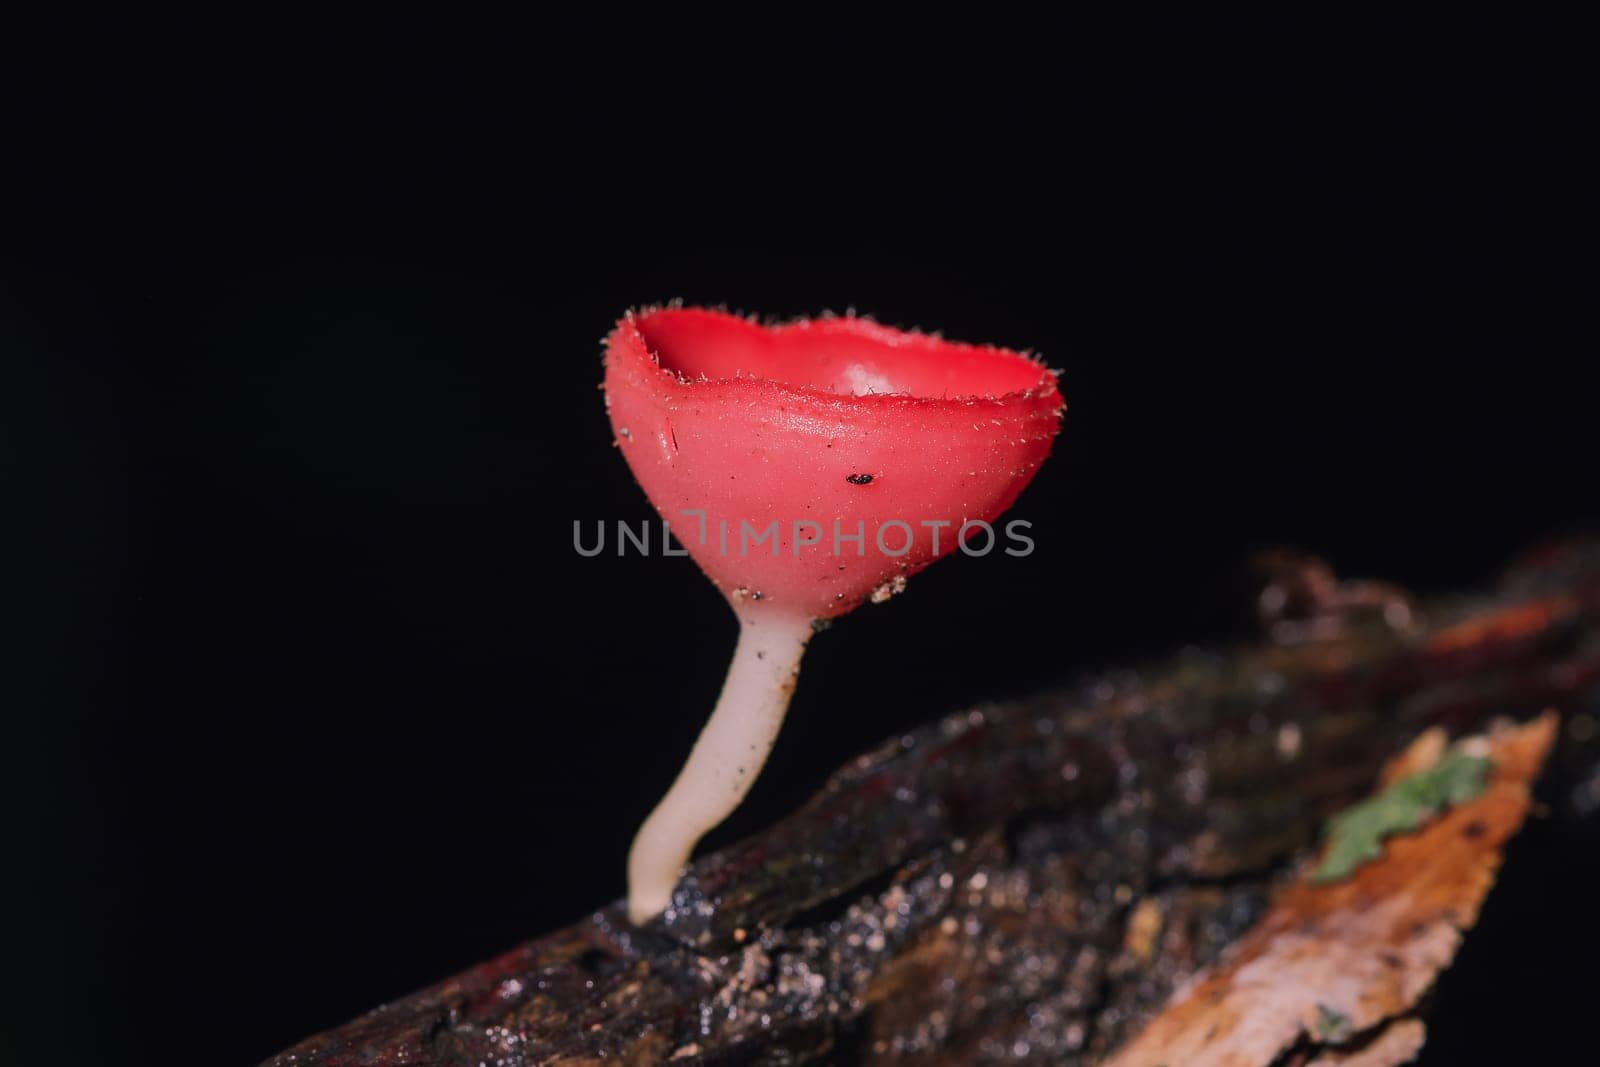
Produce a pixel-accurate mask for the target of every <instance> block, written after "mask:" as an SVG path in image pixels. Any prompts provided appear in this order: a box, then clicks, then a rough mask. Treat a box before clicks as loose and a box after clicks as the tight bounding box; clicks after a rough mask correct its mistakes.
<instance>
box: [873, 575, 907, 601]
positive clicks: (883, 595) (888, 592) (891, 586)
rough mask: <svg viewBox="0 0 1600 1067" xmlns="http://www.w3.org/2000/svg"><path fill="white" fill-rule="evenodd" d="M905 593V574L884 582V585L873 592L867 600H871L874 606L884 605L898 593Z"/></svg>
mask: <svg viewBox="0 0 1600 1067" xmlns="http://www.w3.org/2000/svg"><path fill="white" fill-rule="evenodd" d="M905 591H906V576H905V575H903V574H897V575H895V576H894V577H893V578H891V579H889V580H888V581H887V582H884V583H883V584H882V585H880V586H878V588H876V589H874V590H873V591H872V595H871V596H870V597H868V598H867V599H869V600H871V601H872V602H873V603H874V604H882V603H883V602H884V601H885V600H888V599H889V598H890V597H892V596H894V595H895V594H896V593H903V592H905Z"/></svg>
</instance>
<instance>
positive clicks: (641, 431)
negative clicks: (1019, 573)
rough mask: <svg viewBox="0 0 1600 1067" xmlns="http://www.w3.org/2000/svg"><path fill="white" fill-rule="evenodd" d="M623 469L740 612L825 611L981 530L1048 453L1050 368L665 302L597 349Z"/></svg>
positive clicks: (858, 330)
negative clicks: (746, 605) (752, 606)
mask: <svg viewBox="0 0 1600 1067" xmlns="http://www.w3.org/2000/svg"><path fill="white" fill-rule="evenodd" d="M605 384H606V397H607V404H608V407H609V409H610V416H611V422H612V428H613V430H614V431H615V433H616V438H617V442H618V445H619V447H620V448H621V450H622V454H623V456H624V457H625V458H626V459H627V462H628V465H629V466H630V467H631V468H632V470H633V473H634V477H635V478H637V479H638V481H639V484H640V485H641V486H642V487H643V488H644V491H645V493H646V495H648V496H649V498H650V500H651V502H652V503H653V504H654V505H655V507H656V509H657V510H658V511H659V512H660V513H661V515H662V517H663V518H664V519H666V520H667V522H668V523H669V524H670V525H671V527H672V529H673V532H674V535H675V536H676V538H677V539H678V540H679V541H680V542H681V543H682V544H683V546H684V547H685V548H686V549H687V550H688V552H689V554H690V555H691V556H692V557H693V558H694V560H695V562H697V563H698V564H699V565H700V567H701V568H702V569H703V570H704V571H705V572H706V574H707V575H709V576H710V578H711V580H712V581H713V582H715V583H716V585H717V587H718V588H719V589H721V590H722V592H723V593H724V595H726V596H728V597H729V598H730V599H731V600H733V601H734V602H735V603H736V604H737V603H740V602H744V601H746V600H752V601H757V602H759V603H761V604H763V605H766V606H767V607H769V608H770V609H771V610H775V611H782V612H785V613H799V614H803V615H805V616H807V617H809V618H815V619H823V618H831V617H833V616H836V615H840V614H842V613H844V612H846V611H849V610H850V609H852V608H854V607H856V606H857V605H858V604H860V603H861V602H862V601H863V600H866V599H869V598H870V597H871V596H872V595H873V593H874V592H875V591H880V590H885V589H890V588H897V587H898V584H899V583H898V581H897V579H901V578H904V577H907V576H909V575H911V574H913V573H915V572H916V571H918V570H920V569H921V568H923V567H925V566H927V565H928V564H929V563H932V562H933V561H934V560H935V559H938V558H939V557H940V556H942V555H945V554H947V553H949V552H951V551H953V550H954V549H955V548H956V547H957V537H958V536H960V535H961V531H962V528H963V525H964V524H970V525H968V527H967V534H968V536H969V537H972V538H977V537H979V536H983V537H987V536H988V535H987V534H984V533H982V531H981V530H980V528H978V526H977V523H979V522H983V523H988V522H990V521H991V520H993V519H995V518H996V517H997V516H998V515H999V514H1000V513H1001V512H1003V511H1005V509H1006V508H1008V507H1009V506H1010V505H1011V503H1012V502H1013V501H1014V500H1015V499H1016V497H1017V494H1018V493H1020V492H1021V491H1022V489H1023V487H1025V486H1026V485H1027V484H1028V482H1029V480H1030V479H1031V478H1032V477H1033V475H1034V473H1035V472H1036V471H1037V470H1038V469H1039V465H1040V464H1041V463H1043V462H1044V459H1045V457H1046V456H1047V455H1048V454H1049V451H1050V444H1051V441H1052V440H1053V439H1054V437H1055V434H1056V430H1057V429H1058V428H1059V425H1060V418H1061V412H1062V401H1061V393H1060V391H1059V390H1058V388H1057V386H1056V379H1055V375H1054V373H1053V372H1051V371H1050V370H1049V369H1047V368H1046V367H1045V366H1043V365H1042V364H1040V363H1038V362H1036V361H1035V360H1033V359H1031V358H1029V357H1028V356H1025V355H1022V354H1020V353H1017V352H1012V351H1008V350H1006V349H1001V348H993V347H988V346H981V345H968V344H956V343H953V342H949V341H944V340H942V339H940V338H938V337H934V336H930V335H927V334H922V333H910V332H906V331H902V330H895V329H890V328H888V327H885V326H881V325H878V324H877V323H874V322H871V321H870V320H866V319H860V318H825V319H813V320H801V321H797V322H791V323H786V324H784V325H780V326H762V325H759V324H757V323H753V322H750V321H748V320H746V319H743V318H740V317H738V316H736V315H730V314H726V313H723V312H717V311H707V310H702V309H698V308H666V309H658V310H650V311H643V312H639V313H637V314H631V315H628V316H627V317H625V318H624V319H623V320H622V321H621V322H619V323H618V324H617V326H616V329H615V330H613V331H612V333H611V335H610V337H609V338H608V339H607V343H606V382H605Z"/></svg>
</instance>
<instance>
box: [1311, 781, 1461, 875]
mask: <svg viewBox="0 0 1600 1067" xmlns="http://www.w3.org/2000/svg"><path fill="white" fill-rule="evenodd" d="M1488 778H1489V760H1488V759H1486V758H1484V757H1482V756H1470V755H1468V754H1466V753H1465V752H1461V751H1454V750H1453V751H1451V752H1448V753H1446V754H1445V756H1444V758H1442V759H1441V760H1439V762H1438V763H1436V764H1434V765H1433V766H1432V767H1430V768H1428V769H1427V770H1425V771H1417V772H1416V773H1415V774H1408V775H1406V777H1404V778H1402V779H1400V780H1399V781H1398V782H1395V783H1394V784H1393V785H1391V786H1389V787H1388V788H1387V789H1385V790H1384V791H1383V792H1381V793H1379V794H1377V795H1376V796H1373V797H1369V798H1368V799H1366V800H1363V801H1362V802H1361V803H1359V804H1356V805H1355V806H1353V807H1350V808H1346V809H1345V810H1344V811H1342V812H1340V813H1339V814H1338V815H1335V816H1334V817H1333V818H1332V819H1329V820H1328V825H1327V827H1326V828H1325V829H1324V831H1323V836H1324V837H1325V838H1326V839H1327V842H1328V847H1327V852H1326V853H1324V855H1323V857H1322V862H1321V863H1320V864H1318V865H1317V869H1316V870H1314V871H1312V872H1311V881H1312V882H1314V883H1316V884H1318V885H1322V884H1326V883H1329V882H1341V881H1343V880H1344V879H1346V878H1348V877H1350V875H1351V874H1352V873H1354V872H1355V869H1356V868H1357V867H1359V866H1361V865H1362V864H1363V863H1366V862H1367V861H1369V860H1375V859H1377V858H1378V857H1379V856H1381V855H1383V842H1384V839H1385V838H1388V837H1392V836H1393V835H1395V834H1403V833H1409V832H1410V831H1412V830H1415V829H1416V828H1417V827H1418V826H1421V825H1422V823H1423V822H1424V821H1426V820H1427V819H1428V818H1430V817H1431V816H1433V815H1435V814H1437V813H1438V812H1440V811H1442V810H1443V809H1445V808H1448V807H1451V806H1453V805H1456V804H1461V803H1464V802H1465V801H1468V800H1471V799H1472V798H1473V797H1475V796H1477V795H1478V794H1479V793H1482V792H1483V790H1484V786H1485V785H1486V784H1487V783H1488Z"/></svg>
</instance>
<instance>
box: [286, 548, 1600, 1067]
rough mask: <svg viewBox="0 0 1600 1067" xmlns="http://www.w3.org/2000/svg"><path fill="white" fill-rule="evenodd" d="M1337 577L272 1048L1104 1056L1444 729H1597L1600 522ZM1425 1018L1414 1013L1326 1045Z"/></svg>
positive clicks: (725, 1057) (925, 1058)
mask: <svg viewBox="0 0 1600 1067" xmlns="http://www.w3.org/2000/svg"><path fill="white" fill-rule="evenodd" d="M1326 586H1327V582H1326V581H1325V580H1323V579H1322V578H1318V579H1317V581H1315V582H1313V583H1311V584H1310V585H1308V586H1307V588H1308V589H1310V590H1311V593H1312V595H1311V601H1312V602H1311V603H1309V604H1306V603H1301V601H1304V600H1305V599H1306V596H1305V595H1304V594H1305V590H1296V589H1294V588H1290V589H1289V593H1290V594H1292V595H1284V596H1278V597H1275V598H1273V600H1274V603H1273V604H1271V605H1270V606H1271V607H1273V608H1274V609H1281V608H1283V607H1284V606H1285V605H1286V604H1287V605H1289V606H1293V607H1295V610H1296V612H1297V614H1296V615H1295V617H1294V618H1293V619H1290V620H1287V621H1288V622H1289V623H1291V625H1288V626H1283V625H1278V626H1275V628H1274V631H1273V632H1274V633H1275V634H1276V635H1277V637H1278V643H1268V644H1263V645H1260V646H1256V647H1248V648H1242V649H1238V650H1234V651H1231V652H1228V653H1202V652H1186V653H1183V654H1181V655H1179V656H1177V657H1175V658H1174V659H1173V660H1171V661H1170V662H1168V663H1166V664H1162V665H1157V666H1155V667H1152V668H1149V669H1146V670H1140V671H1127V672H1120V673H1114V674H1109V675H1106V676H1104V677H1100V678H1096V679H1093V680H1090V681H1087V682H1085V683H1083V684H1081V685H1079V686H1077V687H1075V688H1072V689H1070V690H1067V691H1063V692H1057V693H1052V694H1048V695H1041V696H1039V697H1036V698H1033V699H1030V700H1027V701H1022V702H1017V703H1013V704H1006V705H995V706H987V707H982V708H978V709H974V710H972V711H970V712H968V713H965V714H961V715H956V716H952V717H950V718H948V719H945V720H944V721H942V722H939V723H936V724H934V725H931V726H928V727H926V728H923V729H921V730H919V731H917V732H915V733H913V734H909V735H907V736H905V737H902V738H898V739H896V740H894V741H893V742H891V743H889V744H887V745H885V746H884V747H882V748H881V749H879V750H878V751H876V752H873V753H870V754H868V755H865V756H863V757H861V758H860V759H858V760H857V761H855V762H854V763H852V764H851V765H849V766H848V767H846V768H844V769H843V770H842V771H840V772H839V773H838V774H837V775H836V776H835V777H834V778H833V779H832V780H831V781H830V782H829V783H828V785H827V786H826V787H825V788H824V789H823V790H822V792H821V793H820V794H819V795H818V796H816V797H815V798H813V800H812V801H811V802H809V803H808V804H807V805H806V806H805V807H804V808H802V809H801V810H800V811H798V812H796V813H795V814H793V815H792V816H790V817H788V818H787V819H785V820H783V821H781V822H780V823H778V824H777V825H775V826H773V827H772V828H770V829H769V830H767V831H766V832H764V833H762V834H759V835H757V836H755V837H753V838H751V839H749V840H747V841H744V842H742V843H740V844H738V845H736V846H733V847H731V848H729V849H726V850H724V851H722V852H720V853H717V854H715V855H712V856H708V857H706V858H704V859H702V860H700V861H699V862H697V863H696V864H695V866H694V869H693V872H692V874H691V876H690V877H689V878H687V879H686V880H685V881H684V882H683V883H682V884H681V885H680V886H679V888H678V892H677V895H676V897H675V899H674V904H673V906H672V908H671V909H669V911H668V912H667V914H666V915H665V916H664V917H663V918H662V919H661V920H658V921H657V922H656V923H654V924H652V925H651V926H650V927H649V928H647V929H643V930H640V929H635V928H633V927H631V926H630V925H629V924H628V923H627V922H626V920H625V919H623V918H622V916H621V912H620V909H619V907H618V906H617V905H612V906H610V907H607V908H605V909H603V910H601V911H598V912H596V913H595V914H594V915H593V916H591V917H590V918H588V919H587V920H585V921H583V922H580V923H577V924H575V925H573V926H571V927H568V928H567V929H565V930H560V931H557V932H555V933H552V934H549V935H547V936H545V937H542V938H539V939H537V940H534V941H531V942H528V943H527V944H525V945H522V946H521V947H519V948H517V949H514V950H513V951H511V952H509V953H507V954H506V955H504V956H502V957H500V958H498V959H495V960H492V961H489V962H488V963H485V964H482V965H480V966H478V967H476V968H474V969H472V970H470V971H467V972H466V973H464V974H461V975H458V976H456V977H454V978H451V979H449V980H447V981H445V982H442V983H440V984H439V985H437V986H434V987H432V988H430V989H427V990H424V991H422V992H419V993H417V994H414V995H412V996H410V997H407V998H404V999H402V1000H399V1001H397V1002H395V1003H393V1004H389V1005H386V1006H384V1007H382V1008H379V1009H378V1010H376V1011H374V1012H371V1013H369V1014H368V1015H366V1016H364V1017H362V1018H360V1019H357V1020H355V1021H354V1022H351V1023H349V1024H347V1025H345V1026H343V1027H340V1028H338V1029H336V1030H333V1031H330V1032H328V1033H325V1034H321V1035H318V1036H316V1037H313V1038H310V1039H308V1040H307V1041H305V1042H302V1043H301V1044H300V1045H298V1046H296V1047H295V1048H294V1049H291V1050H289V1051H287V1052H285V1053H282V1054H281V1055H279V1056H278V1057H275V1058H274V1059H273V1060H271V1061H269V1062H270V1063H271V1064H273V1065H275V1067H287V1065H290V1064H294V1065H301V1067H303V1065H308V1064H317V1065H323V1067H341V1065H355V1064H361V1065H364V1067H389V1065H399V1064H441V1065H443V1064H451V1065H454V1064H462V1065H473V1067H476V1065H477V1064H480V1063H487V1064H502V1065H506V1067H518V1065H524V1064H541V1063H565V1064H588V1063H610V1062H616V1063H623V1064H655V1063H666V1062H670V1063H702V1064H744V1063H801V1062H808V1061H817V1060H822V1061H826V1062H830V1063H850V1062H873V1063H901V1062H903V1063H947V1062H984V1061H1000V1060H1004V1061H1009V1062H1040V1063H1080V1062H1081V1063H1095V1062H1100V1061H1102V1060H1104V1059H1106V1058H1107V1057H1108V1056H1109V1055H1110V1054H1111V1053H1112V1052H1114V1051H1116V1050H1117V1049H1119V1048H1121V1047H1122V1046H1124V1045H1125V1044H1126V1043H1127V1042H1128V1041H1129V1040H1130V1039H1131V1038H1133V1037H1134V1036H1135V1034H1137V1033H1138V1032H1139V1031H1140V1029H1141V1028H1142V1027H1143V1026H1144V1025H1145V1024H1146V1023H1147V1022H1148V1021H1149V1020H1150V1019H1151V1018H1152V1017H1153V1016H1154V1015H1155V1014H1156V1012H1157V1011H1158V1009H1160V1008H1161V1007H1162V1006H1163V1004H1165V1003H1166V1002H1167V1000H1168V998H1169V997H1170V996H1171V994H1172V993H1173V991H1174V990H1175V989H1176V988H1177V987H1178V986H1179V984H1180V983H1182V982H1184V981H1186V980H1188V979H1190V978H1191V977H1193V976H1195V975H1196V974H1197V973H1198V972H1199V971H1201V970H1202V969H1203V968H1205V967H1207V966H1209V965H1212V964H1214V963H1217V961H1218V960H1219V958H1220V957H1221V955H1222V953H1223V950H1224V949H1226V948H1227V947H1228V946H1229V945H1230V944H1232V943H1234V942H1236V941H1238V940H1239V939H1240V938H1241V937H1242V936H1243V935H1245V933H1246V932H1247V931H1249V930H1251V929H1252V927H1254V926H1255V925H1256V923H1257V922H1258V920H1260V919H1261V918H1262V916H1263V915H1264V914H1265V912H1266V910H1267V907H1268V901H1269V899H1270V898H1271V897H1272V896H1273V894H1274V892H1275V891H1277V890H1281V889H1282V887H1283V886H1284V885H1285V884H1286V883H1287V882H1288V881H1290V880H1292V879H1293V878H1295V877H1296V873H1297V871H1298V869H1299V867H1298V865H1299V864H1301V863H1303V862H1304V860H1305V858H1306V857H1307V856H1308V855H1309V850H1310V849H1311V848H1312V847H1313V846H1314V845H1315V843H1316V840H1317V834H1318V831H1319V828H1320V827H1321V825H1322V824H1323V822H1324V820H1325V819H1326V818H1327V817H1328V816H1329V815H1331V814H1333V813H1334V812H1336V811H1338V810H1339V809H1341V808H1343V807H1344V806H1346V805H1348V804H1349V803H1351V802H1352V801H1354V800H1356V799H1359V798H1361V797H1362V796H1364V795H1365V794H1366V793H1367V791H1368V790H1369V789H1370V788H1371V787H1372V785H1373V783H1374V781H1375V780H1376V778H1377V776H1378V774H1379V771H1380V768H1382V766H1383V765H1384V763H1385V761H1386V760H1388V759H1389V758H1390V757H1392V756H1394V755H1395V753H1397V752H1399V751H1400V750H1401V749H1403V748H1404V747H1405V746H1406V745H1407V744H1408V743H1409V742H1411V741H1412V740H1413V739H1414V738H1416V737H1417V736H1418V735H1419V734H1421V733H1422V732H1423V731H1424V730H1426V729H1428V728H1429V727H1435V726H1437V727H1441V728H1443V729H1444V730H1445V731H1447V732H1448V733H1449V734H1450V735H1452V736H1459V735H1461V734H1464V733H1466V732H1469V731H1474V730H1478V729H1481V728H1483V727H1484V726H1485V725H1486V724H1488V723H1490V722H1491V721H1492V720H1495V719H1497V718H1502V717H1504V718H1509V719H1511V720H1528V719H1531V718H1533V717H1535V716H1537V715H1539V714H1540V713H1541V712H1542V711H1544V710H1545V709H1547V708H1553V709H1556V711H1557V712H1558V713H1560V714H1562V715H1564V716H1567V717H1569V718H1571V717H1575V716H1577V717H1582V718H1580V719H1579V720H1578V721H1580V722H1582V723H1585V724H1587V725H1590V726H1592V725H1593V719H1592V716H1593V715H1594V714H1595V712H1596V711H1597V710H1600V544H1595V543H1582V544H1568V545H1562V546H1556V547H1553V548H1549V549H1546V550H1543V551H1541V552H1539V553H1536V554H1534V555H1532V556H1530V557H1529V558H1528V559H1526V560H1525V561H1524V562H1523V563H1522V564H1520V565H1519V566H1518V567H1516V568H1515V569H1514V570H1512V571H1511V572H1510V573H1509V574H1508V575H1507V576H1506V577H1505V578H1504V580H1503V581H1502V582H1501V583H1500V584H1499V586H1498V587H1497V588H1496V589H1495V590H1494V591H1493V592H1490V593H1485V594H1481V595H1477V596H1473V597H1462V598H1453V599H1450V600H1447V601H1439V602H1435V603H1429V604H1425V605H1423V606H1422V607H1421V609H1420V610H1418V611H1415V612H1413V611H1412V610H1411V609H1410V607H1409V606H1408V605H1405V604H1404V602H1403V601H1397V600H1389V601H1387V602H1386V600H1385V598H1386V597H1388V596H1389V593H1390V592H1392V591H1388V590H1384V591H1383V592H1382V595H1374V594H1372V593H1371V591H1372V590H1373V589H1374V588H1378V587H1371V586H1365V585H1363V586H1355V587H1346V588H1345V593H1346V594H1349V595H1344V596H1337V595H1336V596H1331V597H1330V596H1324V595H1322V593H1325V592H1327V589H1326V588H1324V587H1326ZM1318 590H1321V592H1318ZM1352 590H1354V592H1352ZM1333 591H1334V592H1335V593H1337V592H1338V591H1339V587H1337V586H1335V587H1333ZM1280 592H1282V590H1280ZM1280 621H1283V620H1280ZM1289 642H1292V643H1289ZM1595 733H1596V731H1594V730H1592V729H1589V730H1583V729H1578V730H1568V731H1565V733H1564V735H1563V740H1562V744H1561V746H1560V747H1559V748H1558V750H1557V752H1556V754H1555V755H1554V756H1553V757H1552V760H1553V763H1554V767H1553V769H1552V772H1551V776H1552V777H1555V778H1557V779H1559V780H1561V781H1563V782H1568V783H1575V784H1576V788H1575V790H1574V791H1573V793H1572V795H1573V796H1574V797H1576V798H1577V801H1576V802H1577V803H1579V804H1580V805H1581V804H1584V803H1587V802H1588V801H1587V800H1585V798H1586V797H1588V794H1589V792H1594V791H1595V790H1592V789H1588V786H1586V785H1584V784H1582V783H1585V782H1587V783H1590V784H1591V785H1592V783H1593V782H1594V781H1596V780H1597V779H1596V778H1595V776H1594V774H1593V770H1592V768H1593V767H1594V765H1595V764H1596V762H1597V761H1600V750H1597V747H1596V742H1595V741H1594V740H1593V738H1594V735H1595ZM1585 737H1587V738H1588V739H1589V740H1587V741H1581V740H1577V739H1580V738H1585ZM1585 790H1588V792H1586V791H1585ZM1592 799H1600V798H1592ZM1416 1041H1420V1029H1419V1024H1414V1020H1411V1019H1401V1020H1399V1021H1397V1022H1395V1023H1394V1024H1393V1025H1391V1026H1390V1027H1389V1028H1388V1029H1386V1030H1384V1031H1382V1032H1381V1033H1377V1034H1375V1035H1374V1036H1373V1039H1372V1041H1371V1042H1369V1043H1368V1044H1367V1045H1366V1046H1364V1047H1363V1048H1360V1049H1349V1050H1340V1049H1330V1050H1328V1051H1326V1052H1323V1053H1320V1056H1321V1057H1322V1058H1319V1059H1318V1060H1317V1061H1316V1062H1327V1063H1335V1062H1346V1063H1361V1062H1368V1060H1367V1059H1365V1058H1363V1057H1366V1056H1370V1055H1371V1054H1372V1051H1373V1049H1374V1048H1378V1049H1379V1050H1380V1051H1381V1050H1382V1049H1384V1048H1389V1049H1391V1050H1392V1049H1398V1048H1404V1047H1407V1046H1408V1045H1411V1044H1414V1043H1415V1042H1416ZM1371 1062H1397V1060H1394V1059H1392V1058H1391V1059H1389V1060H1382V1059H1379V1060H1372V1061H1371Z"/></svg>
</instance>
